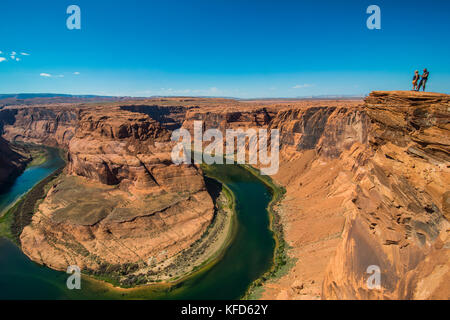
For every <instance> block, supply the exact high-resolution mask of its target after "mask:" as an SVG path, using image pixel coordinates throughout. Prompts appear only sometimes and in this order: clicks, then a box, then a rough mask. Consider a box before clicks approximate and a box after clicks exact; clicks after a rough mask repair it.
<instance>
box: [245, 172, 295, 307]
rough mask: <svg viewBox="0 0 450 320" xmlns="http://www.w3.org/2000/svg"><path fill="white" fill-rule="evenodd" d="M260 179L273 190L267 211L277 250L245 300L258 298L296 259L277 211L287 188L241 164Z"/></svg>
mask: <svg viewBox="0 0 450 320" xmlns="http://www.w3.org/2000/svg"><path fill="white" fill-rule="evenodd" d="M241 166H242V167H244V168H245V169H246V170H247V171H249V172H250V173H251V174H253V175H254V176H255V177H257V178H258V179H259V180H261V181H262V182H263V183H264V184H265V185H266V186H267V187H268V188H269V189H270V190H271V192H272V200H271V201H270V202H269V205H268V207H267V211H268V214H269V219H270V225H269V227H270V230H271V231H272V232H273V238H274V240H275V250H274V255H273V265H272V266H271V268H270V270H268V271H267V272H265V273H264V274H263V275H262V276H261V277H260V278H258V279H257V280H255V281H254V282H253V283H252V284H250V286H249V287H248V289H247V291H246V293H245V295H244V296H243V298H242V299H243V300H258V299H260V298H261V295H262V293H263V290H264V289H262V287H263V285H264V284H265V283H266V282H268V281H271V280H276V279H278V278H280V277H282V276H283V275H284V274H286V273H287V272H288V271H289V269H290V268H292V267H293V265H294V264H295V261H294V260H293V259H292V258H290V257H289V255H288V253H287V251H288V250H289V246H288V244H287V243H286V241H285V238H284V231H283V226H282V224H281V221H280V219H281V218H280V215H279V213H278V211H277V207H278V206H279V205H280V204H281V201H282V200H283V198H284V196H285V194H286V189H285V188H284V187H282V186H280V185H278V184H276V183H275V182H274V181H273V180H272V179H271V178H270V177H269V176H267V175H261V173H260V172H259V170H258V169H256V168H254V167H252V166H250V165H241Z"/></svg>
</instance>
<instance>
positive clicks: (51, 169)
mask: <svg viewBox="0 0 450 320" xmlns="http://www.w3.org/2000/svg"><path fill="white" fill-rule="evenodd" d="M20 146H21V147H22V148H26V149H27V150H28V152H29V154H31V155H32V156H33V158H32V160H31V161H30V163H29V164H28V166H27V169H26V170H25V171H24V172H23V173H22V175H20V176H19V177H18V178H17V179H16V180H15V181H14V183H13V184H12V185H11V186H10V187H9V190H8V192H7V193H6V194H2V195H0V237H5V238H8V239H10V240H11V241H13V242H14V243H16V244H19V241H18V237H19V235H20V233H21V232H22V230H23V227H24V226H25V225H26V224H27V223H29V221H30V219H31V217H32V215H33V212H34V210H35V204H36V202H38V201H39V200H42V199H43V198H44V197H45V194H46V191H48V189H46V185H47V184H48V183H49V182H51V181H52V180H53V179H55V178H56V177H57V176H58V175H59V174H60V173H61V172H62V170H63V168H64V166H65V161H64V155H63V152H62V150H60V149H56V148H50V147H44V146H38V145H30V144H20ZM33 180H34V181H36V182H35V183H34V182H33Z"/></svg>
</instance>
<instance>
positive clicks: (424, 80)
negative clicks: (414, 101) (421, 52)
mask: <svg viewBox="0 0 450 320" xmlns="http://www.w3.org/2000/svg"><path fill="white" fill-rule="evenodd" d="M429 74H430V73H429V72H428V70H427V68H425V69H423V74H422V79H421V80H420V83H419V88H418V89H417V91H420V88H421V87H422V86H423V91H425V86H426V84H427V81H428V76H429Z"/></svg>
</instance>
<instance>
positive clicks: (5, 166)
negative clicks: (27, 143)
mask: <svg viewBox="0 0 450 320" xmlns="http://www.w3.org/2000/svg"><path fill="white" fill-rule="evenodd" d="M30 160H31V159H30V158H29V156H28V155H27V154H26V153H25V152H24V150H21V149H20V148H19V147H17V146H11V144H10V143H9V142H8V141H6V140H5V139H3V138H2V137H0V190H3V188H4V187H5V186H7V185H9V184H11V183H12V182H13V181H14V179H15V178H16V177H17V176H19V175H20V174H21V173H22V171H23V170H24V169H25V167H26V165H27V163H28V162H29V161H30Z"/></svg>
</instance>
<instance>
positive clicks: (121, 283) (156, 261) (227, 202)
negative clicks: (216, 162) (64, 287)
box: [84, 167, 237, 290]
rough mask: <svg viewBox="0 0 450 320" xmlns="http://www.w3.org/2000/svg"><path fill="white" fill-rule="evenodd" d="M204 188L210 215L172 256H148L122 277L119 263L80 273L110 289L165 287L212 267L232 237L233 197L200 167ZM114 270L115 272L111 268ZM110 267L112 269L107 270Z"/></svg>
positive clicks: (221, 184) (223, 185)
mask: <svg viewBox="0 0 450 320" xmlns="http://www.w3.org/2000/svg"><path fill="white" fill-rule="evenodd" d="M203 170H204V172H205V180H206V181H207V183H206V184H207V188H208V189H209V190H210V189H211V188H214V190H210V192H211V193H215V195H213V194H211V196H212V197H213V201H214V205H215V213H214V218H213V220H212V222H211V224H210V225H209V226H208V228H207V229H206V231H205V232H204V233H203V235H202V237H201V238H200V239H198V240H197V241H196V242H194V243H193V244H192V245H191V246H190V247H189V248H187V249H184V250H183V251H181V252H179V253H178V254H176V255H174V256H170V257H169V256H167V255H166V252H164V251H163V252H160V254H159V255H157V256H154V257H151V258H150V259H149V260H148V261H146V263H145V264H143V265H140V266H137V267H136V270H134V271H132V272H129V273H128V274H127V275H126V276H124V275H123V274H121V273H120V271H122V269H121V268H120V266H117V267H116V268H109V269H108V268H107V269H106V270H100V271H96V270H84V273H85V274H86V275H87V276H89V277H92V278H94V279H96V280H100V281H105V282H107V283H109V284H111V285H112V286H113V287H114V288H117V289H124V290H132V289H133V288H136V287H139V286H156V287H158V286H162V287H164V288H165V289H167V288H168V287H170V286H177V285H179V284H180V283H181V282H183V281H186V280H187V279H189V278H191V277H193V276H195V275H196V274H198V273H201V272H205V271H207V270H208V269H209V268H211V267H213V266H214V265H215V264H216V263H217V262H218V261H219V260H220V258H221V257H222V256H223V254H224V253H225V251H226V249H227V248H228V246H229V245H230V244H231V242H232V240H233V235H234V234H235V228H236V223H237V221H236V208H235V197H234V194H233V193H232V191H231V190H230V189H229V188H228V187H227V186H226V185H225V184H224V183H222V182H220V181H219V180H218V179H216V178H215V177H213V175H211V173H210V174H208V168H207V167H203ZM115 269H117V270H118V271H115ZM110 270H114V271H113V272H111V271H110Z"/></svg>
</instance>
